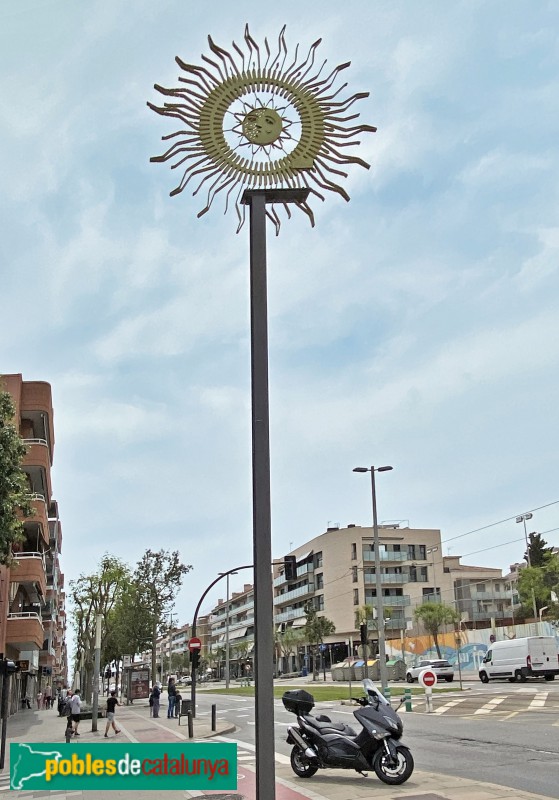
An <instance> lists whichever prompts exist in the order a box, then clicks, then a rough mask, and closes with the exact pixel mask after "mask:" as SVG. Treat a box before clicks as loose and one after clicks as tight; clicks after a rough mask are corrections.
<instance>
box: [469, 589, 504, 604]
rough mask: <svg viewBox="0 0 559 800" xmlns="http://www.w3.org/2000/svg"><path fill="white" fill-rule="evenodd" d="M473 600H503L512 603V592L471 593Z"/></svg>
mask: <svg viewBox="0 0 559 800" xmlns="http://www.w3.org/2000/svg"><path fill="white" fill-rule="evenodd" d="M470 599H472V600H489V601H491V600H503V601H506V602H507V603H510V592H476V591H473V592H470Z"/></svg>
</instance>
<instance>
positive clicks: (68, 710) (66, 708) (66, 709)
mask: <svg viewBox="0 0 559 800" xmlns="http://www.w3.org/2000/svg"><path fill="white" fill-rule="evenodd" d="M60 716H62V717H65V718H66V730H65V731H64V738H65V739H66V741H67V742H69V741H70V738H71V737H72V735H73V733H74V729H73V727H72V692H70V691H69V692H67V694H66V697H65V699H64V701H63V703H62V709H61V712H60Z"/></svg>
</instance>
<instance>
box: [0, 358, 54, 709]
mask: <svg viewBox="0 0 559 800" xmlns="http://www.w3.org/2000/svg"><path fill="white" fill-rule="evenodd" d="M0 388H1V389H2V390H4V391H8V392H9V394H10V395H11V396H12V399H13V401H14V404H15V409H16V413H15V423H16V426H17V427H18V429H19V433H20V436H21V437H22V439H23V440H24V442H25V444H26V445H27V454H26V456H25V457H24V460H23V464H22V468H23V470H24V471H25V473H26V474H27V479H28V483H29V491H30V492H31V497H32V506H33V511H34V514H33V516H30V517H25V518H22V521H23V527H24V540H23V541H22V542H21V543H18V544H17V545H14V547H13V557H14V561H13V564H12V566H11V567H10V568H6V567H2V568H0V652H2V653H3V654H4V656H5V657H6V658H9V659H11V660H13V661H15V662H16V663H17V664H18V666H19V668H20V670H19V672H17V673H16V674H15V675H14V676H13V679H12V681H11V691H10V695H11V696H10V710H11V712H12V713H13V712H14V711H16V710H17V709H18V707H20V706H21V704H22V700H23V698H25V697H26V696H27V697H29V698H30V699H34V698H35V696H36V694H37V693H38V691H39V689H40V688H42V687H43V686H44V685H46V683H50V684H51V685H56V683H57V682H58V681H60V682H62V683H66V680H67V654H66V645H65V630H66V614H65V608H64V602H65V596H64V576H63V574H62V573H61V572H60V564H59V558H60V553H61V549H62V532H61V526H60V520H59V517H58V507H57V504H56V501H55V500H54V499H53V496H52V484H51V467H52V463H53V457H54V425H53V408H52V396H51V387H50V385H49V384H48V383H45V382H42V381H24V380H23V378H22V376H21V375H20V374H17V375H4V376H2V377H0Z"/></svg>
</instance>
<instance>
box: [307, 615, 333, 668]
mask: <svg viewBox="0 0 559 800" xmlns="http://www.w3.org/2000/svg"><path fill="white" fill-rule="evenodd" d="M305 617H306V622H305V627H304V631H305V639H306V640H307V642H308V643H309V644H310V645H311V647H312V651H313V661H312V663H313V681H315V680H316V679H317V677H318V652H319V646H320V645H321V644H324V638H325V637H326V636H331V635H332V634H333V633H336V626H335V625H334V623H333V622H332V620H330V619H328V617H319V616H318V613H317V611H316V609H315V607H314V603H313V602H312V600H309V601H308V602H307V604H306V605H305Z"/></svg>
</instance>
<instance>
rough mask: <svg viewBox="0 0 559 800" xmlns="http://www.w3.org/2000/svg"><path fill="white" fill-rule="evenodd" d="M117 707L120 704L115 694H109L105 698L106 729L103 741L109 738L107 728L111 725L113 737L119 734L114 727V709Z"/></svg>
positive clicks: (118, 730)
mask: <svg viewBox="0 0 559 800" xmlns="http://www.w3.org/2000/svg"><path fill="white" fill-rule="evenodd" d="M119 705H120V703H119V702H118V700H117V697H116V692H114V691H113V692H111V696H110V697H107V727H106V728H105V739H108V738H109V728H110V727H111V725H112V726H113V730H114V732H115V736H116V735H117V733H120V728H117V727H116V725H115V713H116V707H117V706H119Z"/></svg>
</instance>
